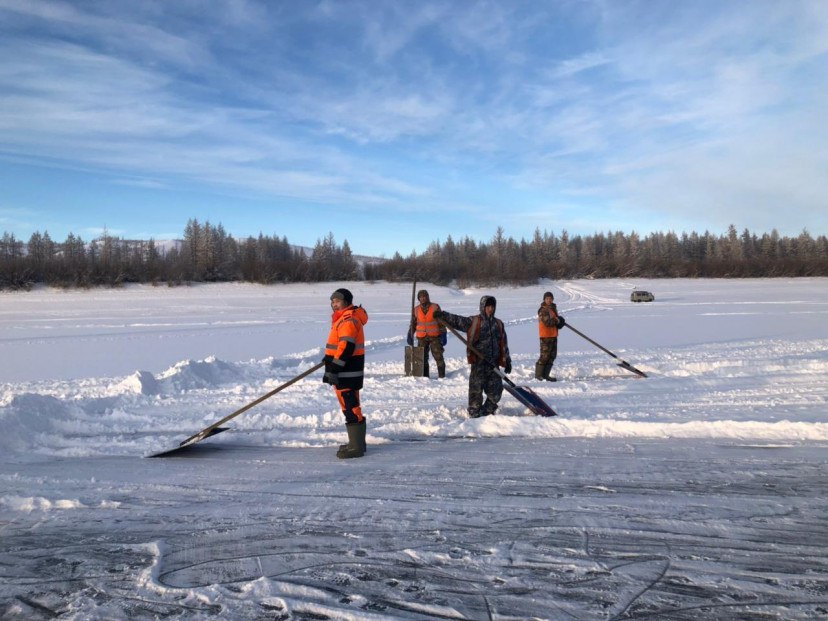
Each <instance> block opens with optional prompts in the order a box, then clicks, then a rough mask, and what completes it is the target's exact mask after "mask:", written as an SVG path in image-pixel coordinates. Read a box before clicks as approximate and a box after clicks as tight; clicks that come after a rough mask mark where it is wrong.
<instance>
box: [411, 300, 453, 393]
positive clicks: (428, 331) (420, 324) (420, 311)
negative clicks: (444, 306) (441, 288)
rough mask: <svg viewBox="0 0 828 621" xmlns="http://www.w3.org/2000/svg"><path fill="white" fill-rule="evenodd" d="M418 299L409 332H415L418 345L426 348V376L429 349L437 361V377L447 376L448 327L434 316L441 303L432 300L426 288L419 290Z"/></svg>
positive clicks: (426, 372) (426, 373)
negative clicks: (442, 324) (445, 357)
mask: <svg viewBox="0 0 828 621" xmlns="http://www.w3.org/2000/svg"><path fill="white" fill-rule="evenodd" d="M417 300H419V302H420V303H419V304H418V305H417V306H415V307H414V317H412V319H411V329H410V330H409V334H412V333H413V334H414V336H416V337H417V346H418V347H422V348H424V349H425V376H426V377H428V350H429V349H431V355H432V356H434V362H436V363H437V377H445V376H446V361H445V360H444V359H443V346H444V345H445V344H446V328H445V327H444V326H441V325H439V323H438V322H437V319H436V318H435V317H434V313H435V312H439V310H440V305H439V304H436V303H432V302H431V298H430V297H429V295H428V291H426V290H425V289H420V291H418V292H417Z"/></svg>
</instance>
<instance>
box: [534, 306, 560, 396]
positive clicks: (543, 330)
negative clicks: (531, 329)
mask: <svg viewBox="0 0 828 621" xmlns="http://www.w3.org/2000/svg"><path fill="white" fill-rule="evenodd" d="M565 323H566V322H565V321H564V318H563V316H562V315H558V307H557V306H555V296H554V295H552V292H551V291H547V292H546V293H544V294H543V303H542V304H541V305H540V308H539V309H538V332H539V333H540V357H539V358H538V361H537V362H536V363H535V379H539V380H546V381H548V382H556V381H558V378H557V377H554V376H552V375H550V373H551V372H552V365H553V364H555V358H557V357H558V328H563V327H564V324H565Z"/></svg>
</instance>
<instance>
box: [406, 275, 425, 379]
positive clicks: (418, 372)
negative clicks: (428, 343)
mask: <svg viewBox="0 0 828 621" xmlns="http://www.w3.org/2000/svg"><path fill="white" fill-rule="evenodd" d="M416 294H417V281H416V280H415V281H414V284H413V285H412V286H411V325H410V326H409V327H408V336H409V338H410V339H411V345H406V346H405V366H404V369H405V374H406V376H413V377H425V376H426V368H425V347H420V346H418V345H414V323H415V321H416V320H415V315H414V312H415V311H414V308H415V306H414V304H415V301H416V299H417V298H416Z"/></svg>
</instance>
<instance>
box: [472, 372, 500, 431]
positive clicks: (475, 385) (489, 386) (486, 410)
mask: <svg viewBox="0 0 828 621" xmlns="http://www.w3.org/2000/svg"><path fill="white" fill-rule="evenodd" d="M483 393H486V402H485V403H484V402H483ZM501 395H503V379H502V378H501V377H500V375H498V374H497V371H495V370H494V369H493V368H492V367H491V365H489V363H487V362H475V363H473V364H472V365H471V373H470V374H469V416H470V417H472V418H477V417H478V416H488V415H489V414H494V413H495V410H496V409H497V404H498V402H499V401H500V397H501Z"/></svg>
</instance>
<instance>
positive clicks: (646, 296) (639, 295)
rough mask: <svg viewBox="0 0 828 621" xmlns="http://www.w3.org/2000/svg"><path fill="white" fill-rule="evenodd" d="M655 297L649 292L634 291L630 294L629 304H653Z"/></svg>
mask: <svg viewBox="0 0 828 621" xmlns="http://www.w3.org/2000/svg"><path fill="white" fill-rule="evenodd" d="M653 301H655V296H654V295H653V294H652V293H650V292H649V291H639V290H635V291H633V292H632V293H631V294H630V302H653Z"/></svg>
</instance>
